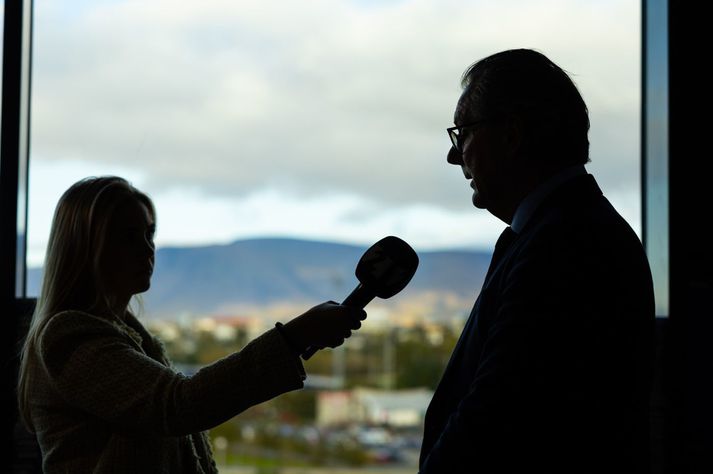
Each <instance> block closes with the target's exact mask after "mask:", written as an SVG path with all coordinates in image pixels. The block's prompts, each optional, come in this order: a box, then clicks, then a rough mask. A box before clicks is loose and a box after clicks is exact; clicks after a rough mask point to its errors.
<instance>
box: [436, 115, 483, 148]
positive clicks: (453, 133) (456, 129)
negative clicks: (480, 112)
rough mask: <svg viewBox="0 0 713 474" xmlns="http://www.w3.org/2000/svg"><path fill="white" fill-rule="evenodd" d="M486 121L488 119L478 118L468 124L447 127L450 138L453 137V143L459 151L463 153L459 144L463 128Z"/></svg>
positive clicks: (475, 125)
mask: <svg viewBox="0 0 713 474" xmlns="http://www.w3.org/2000/svg"><path fill="white" fill-rule="evenodd" d="M486 121H487V120H485V119H483V120H477V121H475V122H473V123H469V124H468V125H456V126H455V127H448V128H447V129H446V132H448V138H450V139H451V145H453V148H455V149H456V151H457V152H458V153H463V149H462V148H461V147H459V146H458V138H459V137H460V136H461V130H463V129H465V128H473V127H477V126H478V125H480V124H482V123H483V122H486ZM456 132H457V133H456Z"/></svg>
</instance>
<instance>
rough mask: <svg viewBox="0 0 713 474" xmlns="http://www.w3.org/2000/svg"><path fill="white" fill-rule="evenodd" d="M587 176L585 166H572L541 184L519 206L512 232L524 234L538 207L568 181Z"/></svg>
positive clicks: (513, 221)
mask: <svg viewBox="0 0 713 474" xmlns="http://www.w3.org/2000/svg"><path fill="white" fill-rule="evenodd" d="M585 174H587V170H585V169H584V165H576V166H570V167H568V168H565V169H563V170H562V171H560V172H558V173H555V174H554V175H553V176H551V177H550V178H548V179H547V180H546V181H545V182H544V183H542V184H540V185H539V186H538V187H537V188H535V190H534V191H532V192H531V193H530V194H528V195H527V196H526V197H525V199H523V200H522V201H521V202H520V204H519V205H518V206H517V209H516V210H515V215H514V216H513V218H512V224H510V227H512V230H514V231H515V232H517V233H518V234H519V233H520V232H522V230H523V229H524V228H525V225H527V222H528V221H529V220H530V218H531V217H532V214H534V213H535V210H536V209H537V207H538V206H539V205H540V204H542V201H544V200H545V198H546V197H547V196H549V195H550V194H552V192H553V191H554V190H555V189H557V188H558V187H560V186H561V185H562V184H564V183H565V182H566V181H569V180H570V179H572V178H574V177H577V176H582V175H585Z"/></svg>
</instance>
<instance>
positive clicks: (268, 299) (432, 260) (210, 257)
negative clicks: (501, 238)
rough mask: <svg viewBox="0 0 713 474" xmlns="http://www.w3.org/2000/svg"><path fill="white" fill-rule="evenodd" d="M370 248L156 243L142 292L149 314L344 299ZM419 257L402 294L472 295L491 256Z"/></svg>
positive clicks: (266, 242)
mask: <svg viewBox="0 0 713 474" xmlns="http://www.w3.org/2000/svg"><path fill="white" fill-rule="evenodd" d="M366 248H367V247H361V246H356V245H347V244H339V243H333V242H320V241H310V240H300V239H290V238H259V239H247V240H238V241H236V242H233V243H230V244H226V245H211V246H203V247H163V248H159V249H158V250H157V252H156V266H155V269H154V275H153V279H152V286H151V290H150V291H149V292H147V293H146V294H145V295H144V305H145V309H146V314H147V316H149V317H151V316H160V317H165V316H166V315H170V314H185V313H193V314H215V313H218V312H221V311H222V310H223V309H224V308H227V307H231V306H238V305H268V304H275V303H281V302H290V303H305V304H307V305H312V304H316V303H319V302H321V301H326V300H334V301H341V300H342V299H344V298H345V297H346V296H347V295H348V294H349V293H350V292H351V291H352V290H353V289H354V287H355V286H356V285H357V283H358V281H357V279H356V277H355V275H354V269H355V268H356V264H357V262H358V261H359V258H361V256H362V254H363V253H364V251H365V250H366ZM418 255H419V260H420V263H419V268H418V270H417V272H416V275H415V276H414V278H413V280H412V281H411V282H410V283H409V285H408V287H407V288H406V289H405V290H404V291H403V292H402V293H401V294H400V295H398V297H399V298H406V297H408V296H409V295H417V294H419V293H425V292H447V293H450V294H453V295H456V296H458V297H465V298H468V297H472V298H474V297H475V295H476V294H477V292H478V290H479V289H480V286H481V285H482V282H483V277H484V275H485V271H486V269H487V266H488V263H489V261H490V253H489V252H478V251H429V252H418ZM40 278H41V270H40V269H30V271H29V276H28V291H29V294H37V293H38V290H39V286H40Z"/></svg>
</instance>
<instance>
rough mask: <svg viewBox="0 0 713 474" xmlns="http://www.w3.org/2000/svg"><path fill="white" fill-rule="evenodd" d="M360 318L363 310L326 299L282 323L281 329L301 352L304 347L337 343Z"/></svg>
mask: <svg viewBox="0 0 713 474" xmlns="http://www.w3.org/2000/svg"><path fill="white" fill-rule="evenodd" d="M364 319H366V311H364V310H363V309H360V308H353V307H351V306H344V305H341V304H339V303H335V302H334V301H327V302H326V303H322V304H319V305H317V306H315V307H313V308H311V309H309V310H307V311H306V312H304V313H303V314H301V315H300V316H297V317H296V318H294V319H292V320H291V321H289V322H287V323H285V325H284V326H283V328H284V330H285V332H286V333H287V336H288V338H289V339H290V340H291V341H292V342H293V344H294V345H296V346H297V349H298V350H299V351H300V353H301V352H304V350H306V349H307V348H308V347H319V348H322V347H338V346H341V345H342V344H343V343H344V340H345V339H346V338H348V337H349V336H351V335H352V331H353V330H356V329H359V328H360V327H361V322H362V321H363V320H364Z"/></svg>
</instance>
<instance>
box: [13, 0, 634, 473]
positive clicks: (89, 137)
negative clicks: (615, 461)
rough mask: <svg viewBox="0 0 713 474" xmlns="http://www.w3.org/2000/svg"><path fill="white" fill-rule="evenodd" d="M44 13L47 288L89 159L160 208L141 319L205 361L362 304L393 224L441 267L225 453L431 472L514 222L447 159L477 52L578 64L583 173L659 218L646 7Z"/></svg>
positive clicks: (40, 235)
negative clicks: (453, 381) (426, 438)
mask: <svg viewBox="0 0 713 474" xmlns="http://www.w3.org/2000/svg"><path fill="white" fill-rule="evenodd" d="M34 8H35V25H34V58H33V68H34V69H33V82H32V114H31V126H32V135H31V138H32V139H31V160H30V192H29V221H28V238H29V240H28V256H27V261H28V265H29V266H30V267H31V268H30V271H29V276H28V292H29V294H30V295H36V294H37V292H38V288H39V285H40V275H41V266H42V261H43V257H44V252H45V247H46V244H47V238H48V234H49V226H50V223H51V219H52V213H53V210H54V206H55V205H56V203H57V200H58V199H59V196H60V195H61V193H62V192H63V191H64V190H65V189H66V188H67V187H68V186H69V185H71V184H72V183H73V182H75V181H76V180H78V179H80V178H83V177H86V176H89V175H103V174H117V175H121V176H124V177H126V178H128V179H129V180H130V181H132V182H133V183H134V184H135V185H136V186H137V187H139V188H140V189H142V190H144V191H146V192H148V193H149V194H150V195H151V196H152V197H153V199H154V201H155V203H156V207H157V211H158V231H157V236H156V242H157V245H158V253H157V263H156V272H155V276H154V281H153V282H152V289H151V290H150V291H149V292H148V293H147V294H146V295H145V298H144V303H145V304H144V308H145V310H144V314H143V316H142V318H143V320H144V322H145V323H146V325H147V326H149V327H150V328H151V330H152V331H155V332H156V333H157V334H158V335H159V336H160V337H161V338H162V339H163V340H164V342H165V343H166V346H167V349H168V350H169V351H170V353H171V356H172V357H173V358H174V360H175V361H176V362H177V365H178V367H179V368H180V370H182V371H184V372H186V373H191V372H192V371H195V370H197V368H198V367H200V366H202V365H204V364H206V363H209V362H211V361H213V360H216V359H217V358H219V357H222V356H223V355H226V354H228V353H230V352H231V351H235V350H239V349H240V348H241V347H242V346H244V345H245V344H246V343H247V341H249V340H251V339H252V338H254V337H255V336H256V335H258V334H260V333H261V332H262V331H265V330H266V329H268V328H269V327H271V325H272V324H273V323H274V322H275V321H276V320H283V321H284V320H286V319H287V318H288V317H291V316H294V315H296V314H299V313H301V312H302V311H304V310H305V309H306V308H308V307H309V306H311V305H313V304H316V303H318V302H321V301H323V300H326V299H334V300H341V299H343V298H344V297H346V295H347V294H348V293H349V291H351V289H352V288H353V287H354V286H355V284H356V279H355V277H354V266H355V264H356V261H357V260H358V258H359V256H360V255H361V252H362V251H363V250H364V249H365V248H366V247H367V246H369V245H370V244H371V243H373V242H375V241H377V240H379V239H380V238H382V237H384V236H386V235H397V236H399V237H401V238H403V239H404V240H406V241H407V242H409V243H410V244H411V245H412V246H413V247H414V248H415V249H416V250H417V251H418V252H419V254H420V256H421V258H422V261H423V262H425V261H426V260H429V262H432V263H431V265H432V266H431V267H430V271H429V273H428V275H425V274H423V273H417V276H416V277H415V278H414V281H413V282H412V284H411V285H409V287H408V288H407V289H406V290H404V292H402V293H400V294H399V295H397V296H395V297H394V298H392V299H390V300H385V301H379V300H377V301H374V302H373V303H372V304H370V306H369V307H368V310H369V319H368V320H367V322H366V323H365V325H364V328H363V330H362V331H360V332H359V333H358V334H356V335H355V336H353V337H352V338H351V339H349V340H348V341H347V344H345V346H343V348H340V349H338V350H335V351H322V352H319V353H318V354H316V355H315V356H314V357H313V358H312V359H310V360H309V361H308V362H307V363H306V366H307V371H308V373H309V374H310V377H309V378H308V381H307V382H308V387H307V389H306V390H304V391H300V392H295V393H291V394H288V395H286V396H282V397H278V398H277V399H275V400H273V401H271V402H269V403H265V404H262V405H260V406H258V407H255V408H253V409H250V410H248V411H247V412H246V413H243V414H241V415H239V416H238V417H237V418H236V419H234V420H231V421H229V422H227V423H225V424H223V425H221V426H220V427H218V428H216V429H214V430H212V432H211V436H212V438H213V441H214V447H215V452H216V456H217V458H218V462H219V464H220V465H221V466H228V465H230V466H264V467H267V468H269V467H274V468H275V469H279V468H281V467H295V466H302V467H304V466H352V467H355V468H358V469H364V470H367V469H369V468H373V467H374V466H377V465H383V466H389V467H393V468H400V469H403V470H404V472H413V471H414V469H415V466H416V463H417V459H418V448H419V446H420V429H421V422H422V420H423V414H424V410H425V408H426V405H427V403H428V401H429V400H430V394H431V392H432V390H433V389H434V388H435V385H436V384H437V382H438V378H439V376H440V374H441V373H442V370H443V368H444V366H445V364H446V362H447V360H448V357H449V354H450V351H451V349H452V348H453V345H454V344H455V341H456V339H457V337H458V335H459V333H460V329H461V328H462V326H463V324H464V321H465V318H466V317H467V315H468V312H469V310H470V307H471V305H472V304H473V299H474V295H476V294H477V291H478V289H479V288H480V284H481V283H482V278H483V275H484V273H485V269H486V268H487V264H488V261H489V254H490V252H491V250H492V246H493V244H494V242H495V240H496V238H497V236H498V234H499V233H500V232H501V230H502V228H503V226H504V225H503V224H502V223H501V222H499V221H497V220H496V219H495V218H493V217H491V216H489V215H488V214H487V213H485V212H483V211H478V210H475V209H473V208H472V206H471V204H470V194H471V190H470V188H469V186H468V183H467V182H466V181H465V180H464V179H463V176H462V174H461V172H460V171H459V170H458V169H456V168H454V167H453V166H449V165H447V164H446V153H447V151H448V149H449V146H450V145H449V140H448V137H447V135H446V133H445V128H446V127H449V126H451V125H452V118H453V109H454V107H455V104H456V102H457V100H458V97H459V95H460V92H461V91H460V84H459V83H460V76H461V74H462V72H463V71H464V70H465V69H466V68H467V66H469V65H470V64H471V63H472V62H474V61H475V60H477V59H480V58H482V57H484V56H487V55H489V54H491V53H494V52H496V51H499V50H503V49H508V48H517V47H533V48H536V49H538V50H540V51H542V52H543V53H545V54H547V55H548V56H549V57H551V58H552V59H553V60H554V61H555V62H557V63H558V64H560V65H561V66H562V67H564V68H565V69H566V70H567V71H568V72H570V73H571V74H572V76H573V78H574V80H575V81H576V83H577V85H578V86H579V88H580V90H581V91H582V94H583V96H584V98H585V100H586V101H587V104H588V106H589V110H590V114H591V123H592V127H591V133H590V141H591V143H592V145H591V157H592V162H591V164H589V165H588V169H589V171H590V172H591V173H593V174H594V175H595V176H596V177H597V179H598V181H599V183H600V185H601V187H602V188H603V190H604V192H605V194H606V195H607V196H608V197H609V198H610V200H611V201H612V202H613V203H614V205H615V206H616V207H617V208H618V209H619V210H620V212H621V213H622V215H623V216H624V217H625V218H626V219H627V220H628V222H629V223H630V224H631V226H632V227H633V228H634V229H635V230H636V231H637V232H639V233H640V232H641V225H640V220H641V217H640V216H641V209H640V198H639V196H640V189H641V186H640V182H639V154H640V140H639V136H640V125H639V119H640V112H639V111H640V83H641V81H640V64H641V60H640V48H641V41H640V7H639V2H635V1H626V2H611V1H606V2H597V3H596V4H593V3H592V2H589V1H584V0H581V1H569V2H555V3H552V2H548V3H546V4H545V3H543V2H532V1H516V2H489V3H486V4H483V2H475V1H468V2H462V1H446V2H443V1H435V0H433V1H410V0H401V1H385V2H374V1H368V0H361V1H357V0H342V1H334V2H285V1H277V0H260V1H246V2H227V1H218V0H207V1H203V2H175V1H168V0H154V1H152V2H133V1H122V0H92V1H87V0H77V1H73V2H69V3H67V2H53V1H49V0H36V1H35V2H34ZM533 18H536V19H537V21H533ZM494 19H497V21H494Z"/></svg>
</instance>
